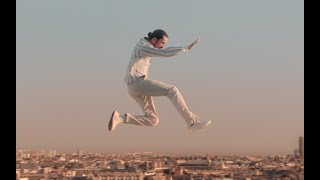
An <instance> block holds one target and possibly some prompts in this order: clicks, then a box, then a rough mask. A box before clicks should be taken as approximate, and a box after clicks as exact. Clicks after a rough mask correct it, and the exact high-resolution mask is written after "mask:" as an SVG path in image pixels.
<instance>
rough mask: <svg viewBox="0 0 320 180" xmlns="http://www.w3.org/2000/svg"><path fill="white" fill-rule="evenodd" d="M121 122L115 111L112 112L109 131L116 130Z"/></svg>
mask: <svg viewBox="0 0 320 180" xmlns="http://www.w3.org/2000/svg"><path fill="white" fill-rule="evenodd" d="M122 122H123V120H122V118H121V117H120V115H119V113H118V112H117V111H113V112H112V115H111V118H110V121H109V125H108V129H109V131H113V130H114V129H116V127H117V126H118V125H119V124H120V123H122Z"/></svg>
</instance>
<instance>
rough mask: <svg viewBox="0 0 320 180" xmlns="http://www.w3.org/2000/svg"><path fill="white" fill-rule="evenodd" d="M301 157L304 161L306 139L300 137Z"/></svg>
mask: <svg viewBox="0 0 320 180" xmlns="http://www.w3.org/2000/svg"><path fill="white" fill-rule="evenodd" d="M299 155H300V158H301V159H304V137H299Z"/></svg>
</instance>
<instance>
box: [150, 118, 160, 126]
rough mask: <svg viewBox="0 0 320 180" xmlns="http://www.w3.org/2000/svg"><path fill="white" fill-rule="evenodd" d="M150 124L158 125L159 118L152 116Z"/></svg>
mask: <svg viewBox="0 0 320 180" xmlns="http://www.w3.org/2000/svg"><path fill="white" fill-rule="evenodd" d="M149 121H150V124H151V126H153V127H154V126H157V125H158V124H159V118H157V117H153V118H150V120H149Z"/></svg>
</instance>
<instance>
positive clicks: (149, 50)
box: [137, 39, 199, 57]
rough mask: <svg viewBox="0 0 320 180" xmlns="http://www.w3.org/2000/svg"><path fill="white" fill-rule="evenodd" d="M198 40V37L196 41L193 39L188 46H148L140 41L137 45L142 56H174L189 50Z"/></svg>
mask: <svg viewBox="0 0 320 180" xmlns="http://www.w3.org/2000/svg"><path fill="white" fill-rule="evenodd" d="M198 42H199V39H197V40H196V41H194V42H193V43H191V44H190V45H189V46H186V47H168V48H164V49H157V48H153V47H149V46H147V45H144V44H141V43H139V44H138V45H137V47H138V48H139V51H140V53H141V55H142V56H149V57H170V56H175V55H177V54H179V53H182V52H186V51H188V50H191V49H192V48H193V47H194V45H196V44H197V43H198Z"/></svg>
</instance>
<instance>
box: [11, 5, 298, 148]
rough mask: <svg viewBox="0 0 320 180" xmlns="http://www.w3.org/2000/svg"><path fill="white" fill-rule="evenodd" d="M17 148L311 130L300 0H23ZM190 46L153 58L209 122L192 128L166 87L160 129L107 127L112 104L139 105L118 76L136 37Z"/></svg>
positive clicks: (253, 137) (183, 144)
mask: <svg viewBox="0 0 320 180" xmlns="http://www.w3.org/2000/svg"><path fill="white" fill-rule="evenodd" d="M16 10H17V13H16V15H17V17H16V20H17V22H16V25H17V26H16V27H17V29H16V36H17V40H16V44H17V45H16V51H17V61H16V62H17V63H16V64H17V65H16V70H17V78H16V80H17V82H16V84H17V93H16V96H17V101H16V102H17V120H16V123H17V128H16V129H17V137H16V140H17V148H18V149H20V148H47V149H52V148H54V149H57V150H58V151H75V150H76V149H77V148H81V149H87V150H89V151H93V152H95V151H97V152H131V151H154V152H157V151H159V152H167V153H180V152H181V153H182V152H183V153H203V152H212V153H213V154H261V153H265V154H270V153H271V154H272V153H276V154H278V153H280V154H281V153H282V154H287V153H292V152H293V149H295V148H297V147H298V136H303V133H304V3H303V1H302V0H281V1H278V0H268V1H256V0H242V1H237V0H219V1H215V0H207V1H205V0H203V1H169V0H164V1H147V0H144V1H129V0H128V1H119V0H113V1H112V0H109V1H107V0H106V1H98V0H97V1H82V0H81V1H80V0H77V1H76V0H69V1H43V0H28V1H22V0H18V1H17V6H16ZM158 28H161V29H164V30H165V31H166V32H167V33H168V35H169V41H168V44H167V46H168V47H169V46H186V45H188V44H189V43H191V42H192V41H193V40H195V39H196V38H198V37H200V43H199V44H198V45H197V46H196V47H195V48H194V49H193V50H192V51H190V52H187V53H185V54H181V55H178V56H175V57H171V58H153V59H152V62H151V67H150V78H151V79H156V80H160V81H164V82H166V83H169V84H174V85H176V86H177V87H178V88H179V89H180V91H181V93H182V95H183V96H184V98H185V100H186V102H187V104H188V106H189V108H190V110H191V111H193V112H194V113H196V114H199V116H200V118H202V119H203V120H212V121H213V123H214V125H213V126H212V127H210V128H208V129H207V130H206V131H203V132H198V133H189V132H188V131H187V128H186V126H185V124H184V121H183V119H182V118H181V117H180V116H179V114H178V113H177V112H176V111H175V109H174V107H173V105H171V104H170V101H169V100H168V99H167V98H166V97H157V98H155V105H156V108H157V111H158V113H159V116H160V123H159V125H158V126H157V127H155V128H147V127H137V126H121V127H119V129H117V131H115V132H112V133H110V132H108V131H107V122H108V120H109V116H110V114H111V112H112V111H113V110H114V109H116V110H118V111H119V112H121V113H124V112H130V113H133V114H141V110H140V109H139V107H138V105H136V103H135V102H134V100H133V99H131V98H130V96H129V95H128V93H127V89H126V85H125V84H124V82H123V79H124V73H125V70H126V67H127V64H128V62H129V57H130V53H131V51H132V48H133V47H134V45H135V43H136V42H137V41H138V40H139V39H140V38H141V37H143V36H146V35H147V33H148V32H150V31H153V30H154V29H158Z"/></svg>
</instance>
